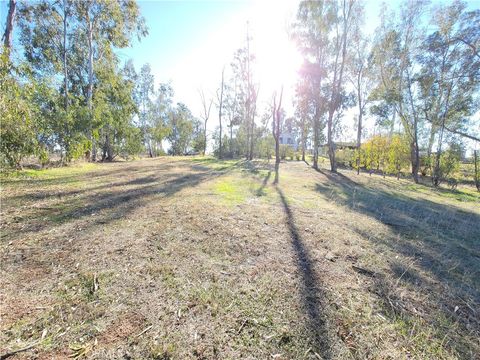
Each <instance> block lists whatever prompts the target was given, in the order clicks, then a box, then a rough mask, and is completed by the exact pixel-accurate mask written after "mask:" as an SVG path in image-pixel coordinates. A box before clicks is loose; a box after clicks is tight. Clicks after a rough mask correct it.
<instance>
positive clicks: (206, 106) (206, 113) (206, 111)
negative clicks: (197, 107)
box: [199, 90, 213, 155]
mask: <svg viewBox="0 0 480 360" xmlns="http://www.w3.org/2000/svg"><path fill="white" fill-rule="evenodd" d="M199 93H200V101H201V102H202V111H203V112H202V115H201V117H202V119H203V124H204V127H203V149H202V152H203V155H205V151H206V150H207V122H208V119H209V118H210V110H211V109H212V104H213V99H212V98H210V99H209V100H207V99H206V98H205V93H204V92H203V90H200V91H199Z"/></svg>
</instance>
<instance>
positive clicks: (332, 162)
mask: <svg viewBox="0 0 480 360" xmlns="http://www.w3.org/2000/svg"><path fill="white" fill-rule="evenodd" d="M333 115H334V113H333V111H330V112H329V114H328V123H327V143H328V157H329V159H330V170H331V171H332V172H337V162H336V159H335V144H334V143H333Z"/></svg>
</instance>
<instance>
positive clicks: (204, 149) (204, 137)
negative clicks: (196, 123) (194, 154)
mask: <svg viewBox="0 0 480 360" xmlns="http://www.w3.org/2000/svg"><path fill="white" fill-rule="evenodd" d="M207 120H208V119H207ZM207 120H205V121H204V123H203V156H205V152H206V151H207Z"/></svg>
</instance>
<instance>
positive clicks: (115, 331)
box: [0, 158, 480, 359]
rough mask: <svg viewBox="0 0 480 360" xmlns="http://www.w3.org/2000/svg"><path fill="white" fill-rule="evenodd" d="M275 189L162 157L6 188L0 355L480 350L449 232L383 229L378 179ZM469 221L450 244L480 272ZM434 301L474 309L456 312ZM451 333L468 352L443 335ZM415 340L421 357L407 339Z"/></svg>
mask: <svg viewBox="0 0 480 360" xmlns="http://www.w3.org/2000/svg"><path fill="white" fill-rule="evenodd" d="M272 180H273V176H271V168H270V167H269V165H268V164H266V163H262V162H257V163H253V164H252V163H245V162H234V161H230V162H222V163H220V162H215V161H211V160H208V159H198V160H188V159H172V158H162V159H155V160H142V161H136V162H131V163H115V164H107V165H101V166H98V167H96V168H95V169H91V170H89V171H87V172H83V173H82V172H81V173H78V174H75V175H72V176H70V175H62V176H51V177H48V176H47V177H45V178H38V179H25V180H18V181H12V182H10V183H5V184H4V187H3V190H2V209H1V211H2V218H1V230H2V238H1V245H2V248H1V251H2V252H1V259H2V274H1V280H0V287H1V289H2V291H1V302H2V307H1V317H2V321H1V329H0V331H1V334H2V335H1V336H0V343H1V344H2V345H1V347H0V348H1V349H2V350H1V351H0V353H4V352H5V351H6V350H7V349H9V350H11V349H15V348H19V347H22V346H24V345H28V344H29V343H32V342H34V341H37V340H40V344H39V346H36V347H35V348H34V349H32V350H29V351H26V352H23V353H20V354H18V355H16V357H15V358H19V359H20V358H45V359H47V358H52V357H54V358H62V357H64V358H66V357H67V356H69V355H72V354H73V355H78V356H83V355H85V356H86V357H88V358H92V359H99V358H100V359H113V358H115V359H117V358H135V359H137V358H138V359H140V358H142V359H143V358H156V359H168V358H175V359H185V358H196V359H199V358H200V359H202V358H203V359H214V358H219V359H237V358H251V359H253V358H255V359H267V358H272V357H273V358H276V359H287V358H289V359H297V358H312V359H314V358H317V359H318V358H323V359H338V358H368V357H370V358H387V357H388V356H390V357H392V358H402V357H404V355H405V354H406V353H408V352H409V353H410V354H413V356H414V357H415V356H418V357H421V355H422V354H433V353H434V352H436V353H437V354H440V356H439V357H445V358H448V357H457V356H460V357H461V356H462V353H461V352H460V350H459V349H463V351H464V352H463V355H464V356H468V354H469V353H470V354H473V353H474V351H475V350H476V349H478V346H479V344H478V341H475V340H474V339H475V336H476V334H477V333H478V329H479V327H478V317H477V316H476V314H474V311H475V310H473V312H472V310H469V308H473V309H474V305H475V304H476V301H478V283H476V282H475V274H474V273H472V271H473V270H472V269H474V268H473V267H472V265H469V263H468V261H470V260H471V261H472V264H475V261H476V260H475V258H474V257H472V258H471V259H470V258H468V259H466V260H468V261H467V262H466V263H465V264H464V265H457V269H458V271H459V273H458V274H456V273H455V271H453V272H450V273H448V274H446V275H445V274H443V273H441V272H440V271H438V272H437V271H436V270H432V269H436V266H437V265H438V266H440V267H443V266H444V265H445V264H450V263H449V261H450V260H451V261H452V263H455V264H456V261H457V259H458V258H457V256H456V255H455V254H452V255H451V259H450V260H449V259H443V260H442V259H440V258H439V254H442V252H444V251H445V249H448V248H447V247H445V245H443V244H437V243H433V241H434V240H433V236H430V235H432V234H435V229H434V228H433V222H434V221H435V219H432V218H431V216H430V215H428V216H429V217H428V218H427V217H425V218H424V219H423V221H424V222H425V221H427V225H429V223H428V221H430V222H432V226H429V227H428V231H429V232H428V233H425V232H424V235H425V234H426V235H425V238H422V239H421V240H422V241H424V242H425V243H427V242H428V245H427V246H425V245H424V244H423V245H422V246H423V248H422V247H419V246H418V241H419V240H418V238H417V239H415V238H414V237H412V234H411V233H409V232H407V231H406V230H405V229H404V227H405V226H407V225H408V226H409V225H410V224H414V223H413V221H416V220H418V219H415V216H413V214H412V213H408V212H407V211H406V210H405V209H403V207H402V206H403V204H402V203H399V204H398V205H394V206H392V205H389V206H390V207H391V209H390V210H391V211H390V214H383V213H382V214H383V215H382V216H381V217H380V216H379V215H378V214H377V213H376V211H377V210H378V209H381V206H382V202H381V201H387V200H388V198H386V197H388V196H389V193H388V191H387V190H388V183H387V184H386V185H385V184H383V183H382V186H383V187H382V188H377V189H376V190H375V194H370V193H369V191H370V190H369V189H370V187H368V186H367V185H366V184H367V182H368V181H371V180H369V179H368V178H367V177H365V179H363V180H362V181H364V182H363V183H362V182H358V183H356V182H353V181H352V180H350V179H347V178H346V179H343V178H340V177H339V178H332V175H329V174H326V173H325V174H322V173H316V172H314V171H313V170H311V169H308V168H307V167H306V166H305V164H303V163H288V164H282V177H281V182H280V186H279V187H278V188H277V187H273V186H272V185H271V181H272ZM339 184H340V185H339ZM377 185H378V184H375V186H377ZM378 186H380V185H378ZM367 195H368V196H370V197H372V196H376V197H375V198H369V199H367V198H366V196H367ZM382 196H383V197H385V198H383V197H382ZM403 196H405V195H403ZM352 197H353V200H352ZM398 199H399V200H398V201H400V202H401V201H409V200H405V199H403V198H401V197H400V195H399V196H398ZM371 201H374V202H375V206H372V205H371V204H370V202H371ZM389 204H390V202H389ZM409 204H410V207H411V206H412V204H413V203H409ZM413 206H417V207H420V206H421V207H422V208H421V210H425V211H426V210H427V207H428V209H430V211H440V209H442V210H445V209H444V208H443V207H442V208H441V207H440V206H444V205H439V204H438V203H436V202H435V203H434V202H431V203H426V202H425V203H424V202H422V203H419V204H413ZM452 206H453V205H452ZM470 206H472V208H473V205H471V204H470V203H467V204H466V205H465V207H464V208H463V210H461V211H463V213H461V212H459V213H458V214H457V210H456V209H455V208H453V207H452V208H451V212H450V213H449V214H448V215H449V216H450V217H452V216H454V217H455V219H456V220H457V222H459V221H463V222H464V223H463V226H462V224H460V223H457V224H452V223H451V224H449V229H450V231H451V232H452V233H453V234H454V235H455V236H456V237H457V238H458V239H459V240H458V242H457V243H456V245H455V246H458V245H459V244H461V245H462V246H463V247H464V248H465V249H467V250H468V251H469V253H471V252H472V251H473V254H474V255H475V254H478V243H476V244H475V243H468V242H466V241H464V240H463V239H464V238H465V237H466V236H467V235H469V234H478V233H479V229H478V228H475V227H473V225H471V224H473V223H474V221H476V220H478V219H479V217H480V214H479V213H478V212H474V211H473V210H472V209H471V208H470ZM423 212H424V211H423ZM423 212H420V213H422V214H423ZM387 215H388V216H387ZM400 215H402V217H400ZM407 215H408V216H407ZM422 216H424V215H422ZM425 216H426V215H425ZM399 219H400V220H399ZM399 221H401V223H400V222H399ZM411 222H412V223H411ZM391 224H393V225H391ZM465 224H467V225H468V226H470V228H469V229H467V230H465ZM414 225H415V224H414ZM399 228H400V230H399ZM462 231H463V232H462ZM465 231H467V235H465V234H464V232H465ZM472 232H473V233H472ZM427 237H428V238H427ZM393 241H396V242H397V245H398V246H400V245H402V246H403V248H400V247H395V246H394V245H393V244H395V243H393ZM415 251H417V254H415ZM420 251H421V252H422V254H421V256H420V254H418V252H420ZM455 251H460V250H458V249H457V250H455ZM463 255H464V254H463V253H462V254H461V256H463ZM427 256H429V257H430V258H428V259H427V260H429V261H430V262H432V264H430V265H428V264H427V263H423V262H422V261H424V260H425V258H427ZM458 256H460V254H459V255H458ZM434 261H437V262H438V261H442V263H441V264H434V263H433V262H434ZM477 264H478V263H477ZM427 265H428V268H427ZM463 267H464V268H463ZM359 269H360V270H359ZM362 270H366V272H363V273H362ZM370 271H371V272H370ZM397 272H400V274H397ZM402 272H403V274H402ZM405 279H407V281H405ZM458 279H461V284H457V285H456V286H454V287H452V285H451V284H452V282H453V281H458ZM432 289H435V290H437V291H438V290H445V289H448V291H449V292H451V293H452V297H455V296H457V297H458V296H461V298H462V299H463V301H464V303H463V304H461V305H453V306H452V307H453V308H448V309H447V308H444V307H445V304H446V303H447V302H446V301H444V300H440V299H438V298H437V297H436V296H435V295H434V294H431V291H432ZM459 304H460V303H459ZM454 306H458V309H457V310H455V307H454ZM454 310H455V311H454ZM440 316H443V318H444V319H443V318H442V319H443V320H442V321H444V322H445V323H444V327H445V329H448V327H449V326H450V327H451V326H452V324H453V326H455V327H456V329H457V331H459V332H460V334H461V336H460V337H461V338H462V339H463V343H459V344H456V343H455V342H457V341H460V340H459V339H457V338H456V337H455V336H456V335H455V334H450V333H445V332H443V331H444V328H443V327H441V328H438V329H435V327H436V326H437V325H438V322H437V319H438V318H439V317H440ZM455 317H456V318H455ZM400 320H401V321H402V323H400ZM438 321H439V320H438ZM403 324H407V325H403ZM420 325H422V326H423V328H421V329H419V328H418V327H419V326H420ZM402 326H403V327H402ZM467 326H470V328H469V329H470V333H468V331H467V330H465V329H467ZM412 327H413V329H414V331H416V333H415V335H416V336H417V338H418V341H416V342H415V341H411V340H410V339H411V337H410V336H408V333H407V335H406V336H405V337H403V335H402V333H403V331H404V328H405V329H411V328H412ZM415 327H417V330H415ZM437 327H438V326H437ZM472 329H473V332H472ZM445 331H448V330H445ZM467 334H468V335H467ZM422 336H423V337H425V338H422ZM446 336H447V339H449V341H448V342H447V343H445V342H444V341H443V340H444V339H445V338H446ZM442 341H443V343H442ZM457 345H458V346H457ZM466 358H467V357H466Z"/></svg>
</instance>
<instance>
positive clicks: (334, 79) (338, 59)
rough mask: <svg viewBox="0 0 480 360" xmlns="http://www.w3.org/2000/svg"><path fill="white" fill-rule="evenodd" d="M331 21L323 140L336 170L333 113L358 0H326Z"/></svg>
mask: <svg viewBox="0 0 480 360" xmlns="http://www.w3.org/2000/svg"><path fill="white" fill-rule="evenodd" d="M329 4H330V6H331V9H330V14H329V15H330V16H329V18H330V19H331V20H330V21H331V24H330V31H331V33H333V35H332V37H330V39H329V46H328V47H327V51H328V55H329V56H328V57H327V74H328V75H327V77H326V82H327V84H328V87H327V89H328V117H327V143H328V156H329V158H330V169H331V171H332V172H336V171H337V162H336V158H335V143H334V142H333V140H334V135H335V131H336V122H335V120H336V119H335V116H338V111H339V110H340V109H341V107H342V100H343V99H345V97H344V95H343V92H344V90H345V89H344V86H345V73H346V63H347V56H348V53H347V50H348V48H347V47H348V45H349V41H350V37H351V34H352V29H353V26H352V25H353V23H354V20H355V17H358V16H359V14H360V12H359V11H358V10H357V9H361V5H360V3H359V2H355V1H354V0H343V1H331V2H330V3H329Z"/></svg>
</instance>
